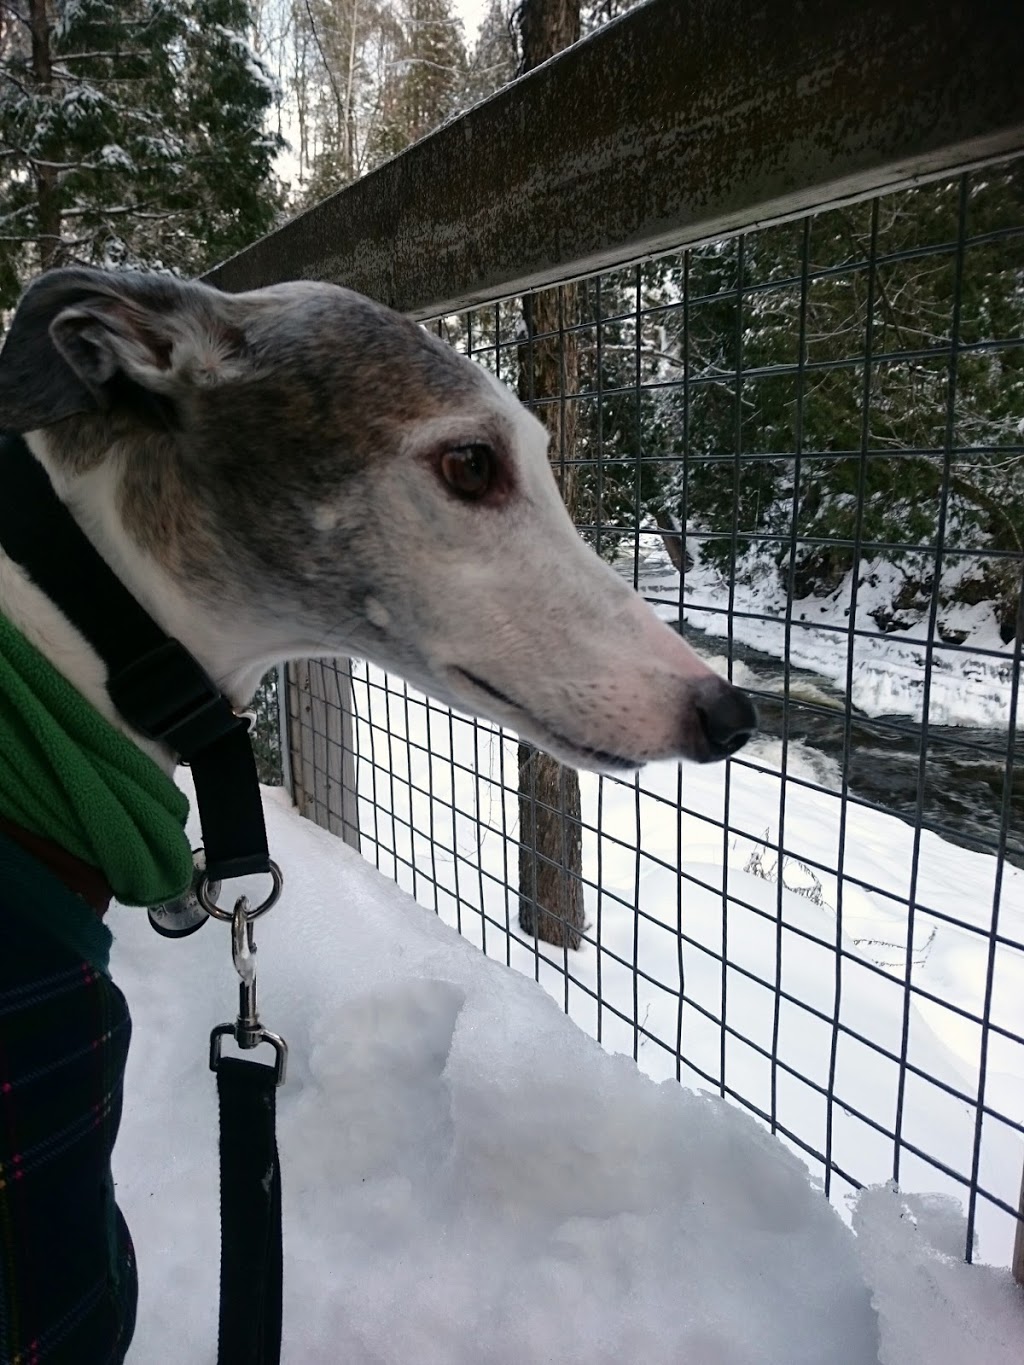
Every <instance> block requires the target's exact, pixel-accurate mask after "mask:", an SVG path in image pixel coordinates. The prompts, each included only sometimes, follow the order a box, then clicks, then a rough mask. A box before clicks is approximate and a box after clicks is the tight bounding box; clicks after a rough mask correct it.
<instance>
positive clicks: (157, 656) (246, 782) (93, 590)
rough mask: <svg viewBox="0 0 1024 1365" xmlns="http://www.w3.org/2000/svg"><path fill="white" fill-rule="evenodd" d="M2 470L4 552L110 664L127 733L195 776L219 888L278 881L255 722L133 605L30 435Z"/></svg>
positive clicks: (0, 453)
mask: <svg viewBox="0 0 1024 1365" xmlns="http://www.w3.org/2000/svg"><path fill="white" fill-rule="evenodd" d="M0 469H2V471H3V477H4V483H5V491H4V496H3V499H2V500H0V545H2V546H3V548H4V550H5V551H6V552H7V554H8V555H9V556H10V558H11V559H13V560H14V561H15V563H17V564H19V565H20V566H21V567H22V568H23V569H24V570H25V572H26V573H27V574H28V575H29V577H30V578H31V579H32V581H33V582H34V583H35V584H36V586H37V587H38V588H39V589H40V590H41V591H42V592H44V593H45V594H46V596H47V597H49V598H50V600H51V601H52V602H53V603H54V604H55V605H56V606H58V607H59V608H60V610H61V611H62V612H63V613H64V615H65V616H66V617H67V618H68V620H69V621H70V622H71V623H72V625H74V626H75V627H76V629H78V630H79V631H80V632H81V634H82V635H83V636H84V637H85V639H86V640H88V642H89V644H90V645H92V647H93V649H95V651H96V653H97V654H98V655H99V656H100V658H101V659H102V660H103V662H104V663H105V664H106V666H107V691H108V693H109V694H110V699H111V701H112V702H113V704H114V706H115V707H116V709H117V710H118V712H119V713H120V714H121V715H122V716H123V717H124V719H125V720H126V721H127V722H128V724H129V725H130V726H131V727H132V728H133V729H135V730H137V731H139V733H140V734H143V735H145V736H146V738H147V739H152V740H156V741H158V742H159V743H161V744H166V745H168V746H169V747H170V748H171V749H172V750H173V751H174V752H175V753H176V754H177V755H178V757H179V759H180V760H181V761H182V762H183V763H188V764H189V765H190V766H191V768H192V775H193V777H194V779H195V786H196V803H197V805H198V807H199V819H200V822H201V824H202V828H203V842H204V846H205V849H206V874H207V877H208V879H209V881H210V882H217V881H227V880H228V879H229V878H231V877H242V876H246V875H248V874H250V873H258V872H268V871H270V869H271V864H270V857H269V854H268V851H267V833H266V827H265V825H264V822H263V805H262V802H261V800H260V790H259V778H258V776H257V773H256V760H255V757H254V755H253V751H252V745H251V743H250V742H249V727H248V724H247V722H246V721H245V720H244V719H242V718H241V717H239V716H237V715H236V714H235V712H234V710H233V709H232V706H231V703H230V702H229V701H228V699H227V697H225V696H224V695H223V693H222V692H221V691H220V689H219V688H218V687H217V685H216V683H215V682H213V680H212V679H211V678H210V677H208V676H207V674H206V672H205V671H204V670H203V668H202V667H201V666H200V664H199V663H197V662H196V660H195V659H194V658H193V657H192V655H191V654H190V653H189V652H188V650H187V649H185V647H184V646H183V645H182V644H181V643H180V642H179V641H177V640H173V639H171V637H170V636H169V635H167V633H166V632H165V631H164V630H162V629H161V627H160V626H158V625H157V623H156V622H155V621H154V620H153V618H152V617H151V616H150V615H149V613H148V612H147V611H145V610H144V609H143V608H142V607H141V606H140V605H139V603H138V602H137V601H136V600H135V598H134V597H133V596H132V595H131V593H130V592H129V591H128V589H127V588H126V587H125V585H124V584H123V583H122V582H121V580H120V579H119V578H118V577H117V575H116V574H115V573H114V572H113V570H112V569H111V568H110V567H109V565H108V564H107V563H106V561H105V560H104V559H103V558H102V556H101V555H100V554H99V553H98V552H97V550H96V549H95V548H94V547H93V545H92V543H91V542H90V540H89V539H88V537H87V536H86V535H85V533H84V532H83V531H82V529H81V528H80V527H79V525H78V523H77V522H76V521H75V519H74V518H73V517H72V515H71V513H70V512H69V511H68V509H67V507H66V506H65V505H64V503H63V502H61V500H60V498H59V497H58V496H57V494H56V492H55V491H54V488H53V485H52V483H51V482H50V480H49V477H48V476H47V474H46V471H45V469H44V468H43V466H42V465H41V464H40V463H39V461H38V460H37V459H36V458H35V456H34V455H33V454H32V452H31V451H30V450H29V448H28V446H27V445H26V443H25V441H24V440H23V439H22V438H21V437H20V436H17V435H4V436H2V437H0Z"/></svg>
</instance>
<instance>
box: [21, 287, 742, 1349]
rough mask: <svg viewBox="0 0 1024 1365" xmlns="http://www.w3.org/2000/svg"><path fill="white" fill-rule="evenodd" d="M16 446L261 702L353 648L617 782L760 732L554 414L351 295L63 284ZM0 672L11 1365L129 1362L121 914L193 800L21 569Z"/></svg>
mask: <svg viewBox="0 0 1024 1365" xmlns="http://www.w3.org/2000/svg"><path fill="white" fill-rule="evenodd" d="M0 428H3V429H4V430H6V431H8V432H12V433H16V434H18V435H20V436H23V437H24V441H25V443H26V444H27V445H28V447H29V451H30V452H31V455H30V454H29V453H28V452H26V451H25V449H24V447H23V445H21V443H20V442H19V441H17V440H16V439H14V438H11V437H4V438H3V440H2V441H0V474H2V473H3V455H4V452H6V453H8V454H11V453H12V452H14V451H15V450H16V451H17V458H18V459H19V460H20V461H21V462H22V463H21V465H20V466H14V465H12V466H10V468H11V469H12V470H13V469H15V468H16V467H27V468H28V469H29V470H30V471H31V473H32V474H33V476H35V475H36V473H37V472H38V471H36V469H35V466H34V465H33V464H32V462H31V461H32V457H35V459H37V460H38V461H39V462H40V464H41V465H42V466H43V468H44V469H45V471H46V474H47V475H48V476H49V479H50V481H51V483H52V485H53V488H54V489H55V490H56V493H57V495H58V497H59V498H60V499H61V500H62V501H63V502H64V503H65V505H66V507H67V508H68V510H69V511H70V513H71V515H72V517H73V518H74V520H75V521H76V522H77V523H78V526H79V528H80V529H81V530H82V531H83V532H84V534H85V536H86V537H87V538H88V539H89V540H90V541H91V542H92V545H93V547H94V548H95V550H96V551H98V553H99V554H100V556H101V557H102V558H103V559H104V560H106V562H107V564H108V565H109V567H110V568H111V569H112V570H113V571H114V573H115V574H116V575H117V577H118V578H120V579H121V581H122V583H123V584H124V586H125V587H126V588H127V589H128V591H129V592H130V594H131V595H132V596H134V597H135V598H136V600H137V601H138V603H139V604H141V606H142V607H144V608H145V609H146V611H148V613H149V615H150V616H151V617H153V618H154V619H155V620H156V622H158V623H159V625H160V626H161V627H162V628H163V630H164V631H166V632H167V634H168V635H169V636H171V637H173V638H174V639H176V640H177V641H180V643H181V644H182V645H184V646H185V648H186V649H187V650H188V651H189V652H190V653H191V654H192V655H193V656H194V657H195V659H197V660H198V661H199V663H200V664H202V665H203V667H204V668H205V670H206V672H207V674H208V675H209V676H210V678H212V679H213V680H214V681H215V683H216V684H217V685H218V686H219V687H220V688H221V689H222V691H223V692H224V694H225V695H226V696H227V697H228V698H229V699H230V700H231V702H232V703H233V705H235V706H236V707H241V706H243V705H244V704H245V703H246V702H247V701H248V700H249V698H250V696H251V695H252V693H253V691H254V689H255V687H256V684H257V682H258V681H259V679H260V677H261V676H262V674H263V673H264V672H265V671H266V669H267V668H268V667H269V666H270V665H272V664H274V663H276V662H279V661H282V660H286V659H289V658H295V657H301V656H304V655H330V654H343V653H344V654H356V655H360V656H362V657H365V658H368V659H370V660H372V661H374V662H375V663H377V664H380V665H382V666H383V667H385V668H389V669H393V670H395V671H396V672H398V673H401V674H403V675H404V676H405V677H406V678H408V679H409V680H410V682H412V683H414V684H416V685H417V686H419V687H421V688H423V689H424V690H425V691H427V692H431V693H433V694H434V696H436V697H438V698H440V699H441V700H442V701H444V702H447V703H449V704H450V705H452V706H454V707H457V708H459V709H461V710H463V711H469V712H476V713H478V714H480V715H483V716H486V717H488V718H489V719H491V720H494V721H497V722H499V723H501V724H504V725H508V726H510V727H512V728H513V729H514V730H516V731H518V732H519V734H520V735H522V736H524V737H525V738H526V739H528V740H530V741H532V742H533V743H535V744H537V745H539V746H540V747H542V748H544V749H547V750H549V751H550V752H551V753H553V754H555V755H556V756H557V757H558V758H560V759H562V760H564V761H565V762H567V763H570V764H575V765H577V766H580V767H587V768H593V769H597V770H602V771H606V772H618V771H626V770H631V769H635V768H637V767H639V766H640V765H641V764H643V763H645V762H647V761H648V760H651V759H663V758H676V757H680V758H688V759H693V760H696V761H698V762H707V761H709V760H713V759H720V758H724V757H725V756H727V755H728V754H731V753H733V752H734V751H735V750H736V749H738V748H739V747H740V746H741V745H742V744H743V743H744V742H745V740H746V739H747V738H748V736H749V735H750V734H751V732H752V731H753V729H754V726H755V716H754V711H753V708H752V706H751V704H750V702H749V701H748V700H747V698H746V697H745V696H744V695H743V694H742V693H741V692H739V691H737V690H736V689H735V688H734V687H732V686H731V685H730V684H729V683H728V682H726V681H724V680H723V679H722V678H720V677H718V676H717V675H716V674H714V673H713V672H712V671H711V670H710V669H709V668H708V667H707V666H706V665H705V664H704V663H703V662H702V661H701V660H700V659H699V658H698V656H697V655H696V654H695V653H694V652H693V650H692V649H691V648H690V647H689V646H688V645H687V644H685V643H684V641H683V640H682V639H681V638H680V637H679V636H678V635H677V634H676V633H675V632H674V631H673V630H671V629H670V628H669V627H668V626H666V625H664V624H662V623H661V622H660V621H659V620H658V619H657V617H656V616H655V615H654V613H653V612H652V611H650V609H649V608H648V607H647V606H646V605H645V604H644V602H643V600H642V599H641V598H640V597H639V596H638V595H637V594H636V593H635V592H633V591H632V590H631V589H630V588H629V587H627V586H626V584H625V583H624V582H623V581H622V580H621V579H620V578H619V577H618V575H617V574H616V573H615V572H614V571H613V570H612V569H611V568H610V567H609V566H608V565H606V564H604V563H603V562H602V561H601V560H600V559H599V558H598V556H597V555H596V554H594V553H593V552H592V551H591V550H590V549H588V548H587V546H586V545H585V544H584V543H583V541H582V540H581V539H580V537H579V536H578V535H577V533H576V530H575V528H574V527H573V524H572V521H571V520H570V518H569V516H568V514H567V512H566V510H565V507H564V505H563V503H562V501H561V498H560V496H559V492H558V488H557V485H556V482H555V479H554V476H553V474H552V470H551V468H550V466H549V463H548V459H547V454H546V446H547V434H546V432H545V430H544V428H543V426H542V425H541V424H540V423H539V422H538V421H537V420H536V419H535V418H534V417H532V416H531V415H530V414H529V413H528V412H527V411H526V410H525V409H524V408H523V407H521V406H520V404H519V403H518V401H517V400H516V399H515V398H514V397H513V396H512V395H511V394H510V393H509V392H508V391H507V390H506V389H505V388H503V387H502V385H501V384H500V383H498V381H497V380H496V379H495V378H493V377H492V376H491V375H490V374H489V373H488V372H487V371H486V370H484V369H482V368H480V367H478V366H476V365H474V364H472V363H471V362H470V361H468V360H467V359H465V358H464V357H461V356H459V355H457V354H456V353H455V352H454V351H453V350H451V349H450V348H449V347H447V346H445V345H444V344H443V343H442V342H441V341H439V340H438V339H437V338H435V337H432V336H430V335H429V334H428V333H427V332H425V331H424V330H422V329H421V328H419V327H417V326H415V325H414V324H412V323H411V322H409V321H407V320H406V319H403V318H402V317H399V316H398V315H397V314H395V313H392V312H390V311H389V310H388V309H386V308H383V307H381V306H380V305H378V304H376V303H372V302H371V301H370V300H369V299H366V298H362V297H360V296H359V295H358V294H354V293H352V292H351V291H349V290H346V289H340V288H336V287H334V286H332V285H326V284H314V283H293V284H285V285H279V286H276V287H274V288H269V289H262V290H257V291H255V292H252V293H247V294H238V295H226V294H222V293H219V292H218V291H216V290H214V289H211V288H208V287H206V286H203V285H201V284H188V283H182V282H180V281H177V280H173V279H169V278H166V277H162V276H147V275H142V274H131V273H124V274H107V273H103V272H99V271H93V270H81V269H69V270H58V271H54V272H52V273H49V274H46V275H43V276H42V277H40V279H39V280H37V281H36V283H35V284H33V285H32V287H31V288H30V289H29V290H28V292H27V293H26V294H25V296H24V298H23V299H22V301H21V303H20V305H19V307H18V309H17V312H16V314H15V316H14V319H13V322H12V324H11V327H10V331H9V334H8V337H7V340H6V343H5V345H4V348H3V351H2V352H0ZM47 496H50V494H49V490H47ZM8 506H10V504H8ZM25 516H26V517H28V516H30V512H29V510H28V509H27V508H26V512H25ZM8 524H10V518H9V519H8ZM18 525H19V529H20V528H22V527H23V526H24V521H22V522H20V523H18ZM72 529H73V528H72ZM11 543H12V542H11V541H10V539H8V544H11ZM43 563H44V564H45V561H43ZM37 569H38V562H37ZM37 576H39V577H40V578H44V577H45V574H44V572H43V571H42V570H38V572H37ZM0 681H2V682H3V686H2V687H0V1267H2V1271H0V1360H12V1361H13V1360H24V1361H26V1362H28V1361H32V1362H49V1361H53V1362H54V1365H57V1362H64V1361H74V1362H75V1365H93V1362H97V1363H98V1362H100V1361H102V1362H114V1363H115V1365H116V1362H120V1361H123V1359H124V1355H125V1353H126V1352H127V1350H128V1345H129V1343H130V1341H131V1336H132V1331H133V1326H134V1314H135V1292H136V1291H135V1286H136V1279H135V1273H134V1253H133V1251H132V1249H131V1240H130V1237H129V1234H128V1231H127V1228H126V1227H125V1225H124V1221H123V1219H121V1217H120V1214H119V1213H118V1211H117V1209H116V1205H115V1203H114V1199H113V1189H112V1178H111V1166H110V1159H111V1153H112V1149H113V1143H114V1139H115V1136H116V1132H117V1122H118V1116H119V1114H120V1108H121V1093H122V1086H123V1075H124V1066H125V1060H126V1057H127V1047H128V1036H129V1032H130V1019H129V1015H128V1009H127V1004H126V1002H125V1000H124V997H123V996H122V995H121V993H120V991H118V990H117V988H116V986H115V985H114V983H113V982H112V981H111V980H110V977H109V971H108V958H107V953H108V952H109V939H110V936H109V933H108V932H107V930H106V929H105V927H104V926H103V925H102V924H101V923H98V922H97V920H96V918H95V916H94V915H93V914H92V912H91V911H90V908H89V907H90V906H91V907H92V911H96V912H98V913H99V915H101V916H102V913H103V910H104V908H105V906H106V904H107V903H108V901H109V899H110V896H111V894H112V892H113V891H115V890H117V891H118V894H119V895H120V898H121V899H122V900H129V903H137V904H147V905H148V904H153V903H158V902H159V901H160V900H162V899H165V898H166V896H167V895H170V894H173V892H174V891H177V892H180V890H181V889H182V887H183V886H184V885H185V884H186V881H187V877H188V875H189V873H190V871H191V854H190V851H189V849H188V845H187V843H186V842H184V835H183V823H184V810H183V806H184V798H183V797H182V796H181V794H180V793H179V792H178V791H177V789H176V788H175V787H174V785H173V784H172V783H171V781H170V777H169V774H170V773H171V772H172V770H173V768H174V766H175V762H176V755H175V754H174V753H173V752H172V751H171V750H170V748H167V747H165V746H163V745H162V744H161V743H159V742H158V741H155V740H152V739H149V738H146V737H145V736H143V735H141V734H138V733H134V732H133V731H132V730H131V728H130V726H129V725H128V723H127V722H126V721H124V720H123V719H122V717H121V715H120V713H119V711H118V710H117V709H116V708H115V707H114V705H113V703H112V701H111V699H110V696H109V695H108V690H107V681H108V680H107V671H106V665H105V664H104V663H103V662H102V661H101V659H100V656H99V654H98V653H96V652H95V650H94V649H93V647H92V645H90V644H89V643H88V642H87V641H86V639H85V637H84V636H83V635H82V634H81V633H80V632H79V630H78V629H77V628H76V627H75V626H74V625H73V624H72V622H71V620H69V619H68V617H67V616H65V615H64V613H63V612H62V611H61V609H60V607H59V606H58V604H57V602H56V601H54V600H52V599H51V598H50V597H48V596H47V595H46V593H45V592H44V591H43V590H42V589H41V587H40V586H39V585H38V584H37V582H36V581H35V580H34V579H33V578H32V576H31V575H30V574H29V573H27V572H26V571H25V569H24V568H23V567H22V561H21V560H18V559H17V557H16V556H15V555H14V553H13V550H12V554H11V555H10V556H8V555H7V554H6V553H5V552H3V550H2V549H0ZM34 681H36V683H37V685H36V686H35V687H34V686H33V683H34ZM19 708H20V709H19ZM96 712H99V716H97V715H96ZM26 718H32V719H31V720H28V719H26ZM26 729H29V730H31V731H32V733H31V734H29V735H28V737H27V738H26V735H25V734H24V733H22V732H23V731H24V730H26ZM37 740H38V742H37ZM140 750H141V751H142V752H141V753H140V752H139V751H140ZM12 755H15V758H13V759H12V757H11V756H12ZM161 769H162V771H161ZM83 774H84V776H83ZM90 783H91V784H92V785H91V786H90V785H89V784H90ZM104 783H105V784H106V785H104ZM94 789H96V790H100V789H101V790H102V797H103V799H102V800H97V801H93V802H90V800H89V799H88V792H89V791H92V790H94ZM83 791H84V792H86V796H85V797H84V798H83V794H82V793H83ZM26 793H28V794H29V796H30V797H31V798H32V799H28V800H23V799H22V797H23V796H24V795H25V794H26ZM115 795H116V800H115V799H114V798H115ZM44 798H45V799H44ZM108 798H109V805H108ZM47 802H48V803H49V804H47ZM69 810H70V812H71V814H70V815H68V811H69ZM108 810H109V811H112V812H113V814H114V815H115V816H116V818H117V821H118V822H119V823H117V824H116V826H112V824H111V820H110V819H109V818H108ZM26 812H28V813H29V814H25V813H26ZM40 812H42V814H40ZM136 812H138V815H137V818H136ZM29 815H31V817H32V818H29ZM48 821H49V822H50V824H51V825H52V828H48V827H47V824H48ZM112 828H113V831H114V832H113V833H111V832H110V831H111V829H112ZM59 831H63V832H64V833H63V842H61V839H60V838H59V837H58V832H59ZM154 832H155V833H154ZM150 834H152V835H153V837H152V838H151V839H150V841H149V843H147V842H146V841H147V839H148V838H150ZM158 847H160V848H164V849H165V850H166V849H167V848H170V849H171V850H172V853H173V858H176V859H178V862H177V863H174V861H173V858H172V860H171V862H168V863H165V864H163V866H164V868H166V867H167V866H172V865H173V866H179V869H180V864H181V863H182V862H183V863H184V866H185V869H186V870H185V872H184V874H183V877H184V879H182V876H181V874H180V870H179V872H178V873H175V874H174V875H175V877H177V878H178V880H177V881H176V882H175V885H174V888H173V890H172V891H169V892H165V893H163V894H158V893H157V892H155V891H154V890H153V889H152V887H153V885H154V883H153V881H152V880H151V881H149V882H147V883H146V885H149V886H150V888H151V889H150V890H149V891H145V890H142V889H141V885H142V883H141V882H140V881H137V880H134V881H133V880H130V879H129V873H130V874H131V878H135V877H136V874H137V871H138V867H143V868H144V869H145V868H148V867H150V866H155V863H153V862H146V861H145V859H142V858H141V854H140V860H139V861H138V865H136V863H134V862H133V863H131V866H130V867H129V866H128V862H129V860H128V857H127V854H126V850H128V851H129V852H131V853H132V855H133V856H134V854H135V853H136V852H138V851H139V849H140V848H141V849H142V850H143V851H145V852H146V853H147V856H148V854H149V853H151V852H152V850H153V849H155V848H158ZM91 852H95V854H96V856H95V857H92V856H85V855H86V854H90V853H91ZM179 855H180V856H179ZM40 864H41V865H40ZM54 873H55V874H56V876H53V875H51V874H54ZM122 875H123V876H124V878H125V885H126V887H127V894H126V893H125V892H122V891H120V890H118V886H119V882H118V877H121V876H122ZM139 875H140V876H141V874H139ZM147 875H148V873H147ZM168 875H170V874H168ZM156 880H157V881H158V882H159V878H157V879H156ZM164 880H165V881H166V878H165V879H164ZM160 884H161V885H162V884H163V883H160ZM133 887H135V888H136V889H132V888H133ZM131 897H134V898H135V899H134V901H132V900H131ZM147 897H148V898H147Z"/></svg>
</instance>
